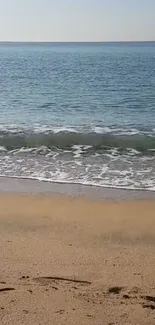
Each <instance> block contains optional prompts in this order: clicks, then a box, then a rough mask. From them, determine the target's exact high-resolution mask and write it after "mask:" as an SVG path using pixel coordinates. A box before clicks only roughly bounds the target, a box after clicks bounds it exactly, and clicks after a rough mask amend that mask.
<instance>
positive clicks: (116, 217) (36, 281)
mask: <svg viewBox="0 0 155 325" xmlns="http://www.w3.org/2000/svg"><path fill="white" fill-rule="evenodd" d="M0 262H1V264H0V324H1V325H7V324H9V325H19V324H21V325H31V324H32V325H52V324H53V325H57V324H60V325H61V324H63V325H64V324H66V325H70V324H75V325H82V324H85V325H87V324H90V325H104V324H108V325H110V324H111V325H112V324H113V325H114V324H119V325H121V324H122V325H125V324H126V325H127V324H130V325H131V324H134V325H143V324H145V325H146V324H148V325H151V324H155V201H144V200H143V201H128V202H119V203H118V202H102V201H91V200H88V199H86V198H80V197H79V198H78V197H77V198H72V197H65V196H54V195H52V196H43V195H42V196H41V195H40V196H34V195H31V196H30V195H11V194H1V195H0ZM74 281H75V282H74ZM78 281H79V282H78ZM81 281H83V282H81ZM11 289H14V290H11Z"/></svg>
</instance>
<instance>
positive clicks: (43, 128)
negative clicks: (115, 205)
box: [0, 43, 155, 189]
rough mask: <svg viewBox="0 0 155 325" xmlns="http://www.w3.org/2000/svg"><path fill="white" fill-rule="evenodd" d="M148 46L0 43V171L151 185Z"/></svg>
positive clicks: (152, 107) (154, 79)
mask: <svg viewBox="0 0 155 325" xmlns="http://www.w3.org/2000/svg"><path fill="white" fill-rule="evenodd" d="M154 166H155V43H97V44H92V43H89V44H76V43H75V44H69V43H68V44H62V43H57V44H56V43H55V44H54V43H51V44H48V43H44V44H43V43H37V44H28V43H27V44H26V43H25V44H24V43H23V44H22V43H20V44H18V43H0V175H3V176H8V177H23V178H36V179H40V180H48V181H53V182H55V181H56V182H69V183H82V184H91V185H99V186H110V187H122V188H138V189H141V188H146V189H155V167H154Z"/></svg>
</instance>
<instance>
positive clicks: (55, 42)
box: [0, 40, 155, 44]
mask: <svg viewBox="0 0 155 325" xmlns="http://www.w3.org/2000/svg"><path fill="white" fill-rule="evenodd" d="M0 43H46V44H47V43H49V44H51V43H54V44H57V43H64V44H65V43H67V44H68V43H69V44H72V43H73V44H75V43H77V44H78V43H80V44H81V43H88V44H92V43H98V44H99V43H155V40H151V41H149V40H143V41H141V40H137V41H135V40H134V41H132V40H130V41H119V40H118V41H44V40H40V41H25V40H24V41H15V40H5V41H4V40H0Z"/></svg>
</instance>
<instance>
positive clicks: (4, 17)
mask: <svg viewBox="0 0 155 325" xmlns="http://www.w3.org/2000/svg"><path fill="white" fill-rule="evenodd" d="M154 17H155V0H0V40H1V41H4V40H12V41H132V40H133V41H134V40H141V41H143V40H154V41H155V18H154Z"/></svg>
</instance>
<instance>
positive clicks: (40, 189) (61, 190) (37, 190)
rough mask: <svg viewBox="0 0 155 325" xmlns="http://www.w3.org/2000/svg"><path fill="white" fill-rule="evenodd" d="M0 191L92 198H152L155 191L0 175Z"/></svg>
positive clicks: (109, 199) (154, 195) (154, 196)
mask: <svg viewBox="0 0 155 325" xmlns="http://www.w3.org/2000/svg"><path fill="white" fill-rule="evenodd" d="M0 193H27V194H49V195H50V194H56V195H59V194H60V195H68V196H73V197H74V196H75V197H77V196H83V197H88V198H90V199H94V200H105V201H106V200H108V201H113V200H114V201H115V200H116V201H124V200H154V199H155V191H151V190H145V189H144V190H137V189H136V190H134V189H120V188H107V187H100V186H91V185H81V184H71V183H54V182H48V181H41V180H32V179H26V178H15V177H5V176H0Z"/></svg>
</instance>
